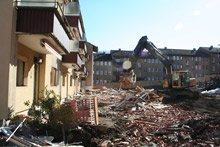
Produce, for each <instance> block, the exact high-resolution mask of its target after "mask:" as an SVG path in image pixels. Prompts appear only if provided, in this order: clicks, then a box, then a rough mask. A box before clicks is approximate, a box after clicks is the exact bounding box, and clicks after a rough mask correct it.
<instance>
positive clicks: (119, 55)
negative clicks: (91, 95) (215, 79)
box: [94, 47, 220, 87]
mask: <svg viewBox="0 0 220 147" xmlns="http://www.w3.org/2000/svg"><path fill="white" fill-rule="evenodd" d="M159 50H160V51H161V52H162V53H163V54H164V55H165V56H166V57H167V58H168V59H169V60H170V62H171V63H172V64H173V68H174V70H176V71H181V70H183V71H186V70H187V71H189V72H190V77H192V78H196V82H197V83H200V82H205V76H208V75H212V74H219V73H220V51H219V50H220V49H219V48H213V47H200V48H199V49H198V50H196V49H193V50H186V49H167V48H163V49H159ZM110 55H111V58H109V59H108V62H110V61H109V60H110V59H112V60H111V61H112V68H111V69H112V75H111V78H112V84H113V83H118V82H119V78H120V73H121V72H122V70H123V69H122V64H123V62H124V61H126V60H129V57H130V56H131V55H132V51H126V50H121V49H119V50H111V51H110V54H109V55H108V56H110ZM97 59H98V61H99V63H101V62H104V60H106V59H105V58H104V56H101V57H98V58H97ZM95 61H96V60H95ZM97 66H100V65H99V64H94V74H97V73H98V74H99V72H100V71H99V70H98V68H97ZM108 70H110V69H108ZM96 72H97V73H96ZM135 73H136V75H137V85H138V84H140V85H141V86H143V87H151V86H159V85H160V86H162V83H163V82H164V77H165V68H164V66H163V64H162V63H161V62H160V61H159V60H158V59H157V58H155V57H154V56H153V55H151V54H150V53H149V52H147V50H145V51H144V52H143V53H142V56H141V57H139V58H138V60H137V63H136V67H135ZM100 80H102V79H101V76H98V75H96V82H95V81H94V84H100V83H102V82H100ZM108 86H111V85H110V84H108ZM118 86H119V84H118ZM114 87H115V85H114Z"/></svg>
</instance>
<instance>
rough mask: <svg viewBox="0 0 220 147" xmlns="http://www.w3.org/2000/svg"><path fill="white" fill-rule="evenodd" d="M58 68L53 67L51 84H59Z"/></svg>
mask: <svg viewBox="0 0 220 147" xmlns="http://www.w3.org/2000/svg"><path fill="white" fill-rule="evenodd" d="M57 77H58V76H57V69H56V68H54V67H52V68H51V72H50V85H51V86H56V85H57V81H58V80H57Z"/></svg>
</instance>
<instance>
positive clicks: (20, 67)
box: [16, 60, 25, 86]
mask: <svg viewBox="0 0 220 147" xmlns="http://www.w3.org/2000/svg"><path fill="white" fill-rule="evenodd" d="M24 70H25V62H24V61H21V60H17V81H16V85H17V86H25V84H24Z"/></svg>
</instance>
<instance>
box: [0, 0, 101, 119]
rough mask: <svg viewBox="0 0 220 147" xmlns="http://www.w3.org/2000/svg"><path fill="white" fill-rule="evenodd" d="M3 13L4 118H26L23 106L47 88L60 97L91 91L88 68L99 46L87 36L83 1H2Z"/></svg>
mask: <svg viewBox="0 0 220 147" xmlns="http://www.w3.org/2000/svg"><path fill="white" fill-rule="evenodd" d="M0 12H1V13H0V16H1V18H5V19H4V20H3V19H2V20H1V22H0V24H1V26H2V27H1V32H2V33H1V36H0V44H1V47H0V48H1V50H0V52H1V53H0V60H1V61H2V62H1V63H0V64H1V66H0V71H1V73H0V77H1V86H0V99H1V101H2V103H1V104H0V119H2V118H9V117H10V115H15V114H26V113H27V109H28V108H27V107H26V106H25V105H24V102H26V101H30V102H31V103H32V102H34V101H36V100H37V99H38V98H39V97H40V95H39V93H40V91H42V90H44V89H45V87H46V88H47V89H48V90H54V92H55V93H56V94H58V95H60V96H61V99H64V98H68V97H71V96H73V95H74V94H76V93H78V92H79V91H80V90H82V89H86V88H88V87H92V84H93V83H92V73H93V68H89V69H87V68H86V67H88V66H90V67H92V66H91V65H93V52H94V51H97V50H98V48H97V47H96V46H94V45H92V44H91V43H89V42H88V41H87V39H86V37H85V28H84V25H83V19H82V15H81V11H80V6H79V1H78V0H75V1H70V0H69V1H68V0H47V1H45V2H42V0H14V1H8V0H2V1H1V2H0ZM89 74H90V75H89ZM87 77H89V78H87Z"/></svg>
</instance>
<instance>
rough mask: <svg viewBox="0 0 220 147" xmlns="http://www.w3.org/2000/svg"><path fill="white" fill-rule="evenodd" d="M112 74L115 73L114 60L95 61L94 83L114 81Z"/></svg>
mask: <svg viewBox="0 0 220 147" xmlns="http://www.w3.org/2000/svg"><path fill="white" fill-rule="evenodd" d="M109 62H110V63H109ZM106 63H107V65H106ZM109 65H110V66H109ZM112 75H113V69H112V61H95V62H94V77H93V80H94V83H96V84H98V83H109V82H112V80H113V79H112Z"/></svg>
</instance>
